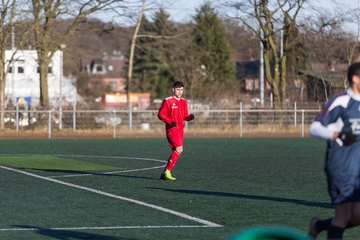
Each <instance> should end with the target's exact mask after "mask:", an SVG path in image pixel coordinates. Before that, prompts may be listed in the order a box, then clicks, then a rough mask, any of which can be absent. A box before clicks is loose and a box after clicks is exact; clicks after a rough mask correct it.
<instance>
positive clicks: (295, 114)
mask: <svg viewBox="0 0 360 240" xmlns="http://www.w3.org/2000/svg"><path fill="white" fill-rule="evenodd" d="M294 125H295V127H296V125H297V106H296V102H294Z"/></svg>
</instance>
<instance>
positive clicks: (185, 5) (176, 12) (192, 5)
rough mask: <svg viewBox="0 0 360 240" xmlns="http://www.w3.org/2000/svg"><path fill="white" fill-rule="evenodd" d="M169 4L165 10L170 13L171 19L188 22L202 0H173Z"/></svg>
mask: <svg viewBox="0 0 360 240" xmlns="http://www.w3.org/2000/svg"><path fill="white" fill-rule="evenodd" d="M173 2H174V3H173V4H169V8H167V9H166V11H167V12H168V13H169V14H170V18H171V20H173V21H175V22H189V21H190V20H191V19H192V16H194V15H195V12H196V9H197V8H199V7H200V6H201V5H202V4H203V3H204V0H174V1H173Z"/></svg>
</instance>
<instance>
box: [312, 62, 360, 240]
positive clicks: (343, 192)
mask: <svg viewBox="0 0 360 240" xmlns="http://www.w3.org/2000/svg"><path fill="white" fill-rule="evenodd" d="M347 79H348V82H349V88H348V89H347V90H346V91H345V92H344V93H342V94H339V95H336V96H334V97H332V98H330V99H329V100H328V101H327V102H325V104H324V107H323V109H322V111H321V112H320V114H319V115H318V116H317V118H316V119H315V120H314V122H313V123H312V124H311V126H310V135H311V136H312V137H316V138H321V139H325V140H327V151H326V159H325V173H326V177H327V183H328V193H329V195H330V198H331V202H332V204H333V205H334V207H335V215H334V217H332V218H328V219H323V220H320V219H319V218H313V219H311V222H310V230H309V236H310V237H312V238H314V239H315V238H316V236H317V235H318V234H319V233H320V232H322V231H327V239H331V240H338V239H343V233H344V230H345V229H347V228H350V227H353V226H358V225H360V137H359V135H360V63H353V64H352V65H350V67H349V69H348V76H347Z"/></svg>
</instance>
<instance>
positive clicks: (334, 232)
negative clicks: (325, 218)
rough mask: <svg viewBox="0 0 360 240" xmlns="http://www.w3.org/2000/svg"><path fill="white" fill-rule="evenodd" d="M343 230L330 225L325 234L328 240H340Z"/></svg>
mask: <svg viewBox="0 0 360 240" xmlns="http://www.w3.org/2000/svg"><path fill="white" fill-rule="evenodd" d="M343 233H344V228H341V227H337V226H334V225H332V224H331V225H330V226H329V229H328V233H327V237H328V239H342V237H343Z"/></svg>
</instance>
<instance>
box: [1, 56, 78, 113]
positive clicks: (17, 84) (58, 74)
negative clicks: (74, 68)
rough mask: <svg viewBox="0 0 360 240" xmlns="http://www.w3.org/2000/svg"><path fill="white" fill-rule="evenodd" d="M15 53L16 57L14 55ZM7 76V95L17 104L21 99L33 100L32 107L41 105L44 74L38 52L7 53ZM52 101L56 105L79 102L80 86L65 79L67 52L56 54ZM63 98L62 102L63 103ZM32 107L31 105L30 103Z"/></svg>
mask: <svg viewBox="0 0 360 240" xmlns="http://www.w3.org/2000/svg"><path fill="white" fill-rule="evenodd" d="M13 54H14V56H12V55H13ZM11 59H13V61H12V62H11V61H10V60H11ZM5 60H6V62H7V70H8V71H7V74H6V82H5V96H6V98H7V100H8V102H9V101H11V102H12V103H15V102H16V101H17V100H18V99H19V98H26V99H27V100H29V99H31V106H37V105H39V102H40V73H39V64H38V57H37V52H36V50H17V51H15V53H14V51H12V50H7V51H5ZM48 91H49V101H50V104H51V105H53V106H57V105H60V103H61V105H64V104H71V103H75V102H76V100H77V91H76V87H75V86H74V85H73V84H72V83H71V80H70V79H69V78H66V77H64V76H63V51H60V50H58V51H56V52H55V54H54V56H53V58H52V61H51V63H50V64H49V68H48ZM60 99H62V102H60ZM28 104H29V103H28Z"/></svg>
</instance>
